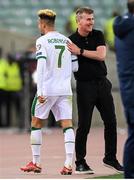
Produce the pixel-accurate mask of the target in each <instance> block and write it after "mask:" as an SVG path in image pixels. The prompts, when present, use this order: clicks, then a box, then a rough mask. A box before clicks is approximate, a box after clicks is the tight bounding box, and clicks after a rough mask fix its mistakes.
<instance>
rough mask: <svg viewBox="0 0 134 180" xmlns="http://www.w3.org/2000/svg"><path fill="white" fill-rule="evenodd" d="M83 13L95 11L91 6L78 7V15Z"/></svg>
mask: <svg viewBox="0 0 134 180" xmlns="http://www.w3.org/2000/svg"><path fill="white" fill-rule="evenodd" d="M83 13H86V14H93V13H94V11H93V9H91V8H89V7H81V8H78V9H77V11H76V15H81V14H83Z"/></svg>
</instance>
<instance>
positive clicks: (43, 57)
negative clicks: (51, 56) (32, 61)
mask: <svg viewBox="0 0 134 180" xmlns="http://www.w3.org/2000/svg"><path fill="white" fill-rule="evenodd" d="M40 58H42V59H47V58H46V57H45V56H39V57H36V59H37V60H38V59H40Z"/></svg>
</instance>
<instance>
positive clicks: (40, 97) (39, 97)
mask: <svg viewBox="0 0 134 180" xmlns="http://www.w3.org/2000/svg"><path fill="white" fill-rule="evenodd" d="M38 100H39V102H40V103H44V102H45V101H46V98H45V97H44V96H38Z"/></svg>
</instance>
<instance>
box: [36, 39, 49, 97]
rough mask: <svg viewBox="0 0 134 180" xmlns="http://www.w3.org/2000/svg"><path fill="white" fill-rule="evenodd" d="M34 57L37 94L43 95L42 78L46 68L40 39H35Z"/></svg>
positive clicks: (43, 49)
mask: <svg viewBox="0 0 134 180" xmlns="http://www.w3.org/2000/svg"><path fill="white" fill-rule="evenodd" d="M36 59H37V96H42V95H44V92H43V79H44V77H45V70H46V60H47V57H46V51H45V45H44V46H43V43H42V42H41V41H40V40H37V41H36Z"/></svg>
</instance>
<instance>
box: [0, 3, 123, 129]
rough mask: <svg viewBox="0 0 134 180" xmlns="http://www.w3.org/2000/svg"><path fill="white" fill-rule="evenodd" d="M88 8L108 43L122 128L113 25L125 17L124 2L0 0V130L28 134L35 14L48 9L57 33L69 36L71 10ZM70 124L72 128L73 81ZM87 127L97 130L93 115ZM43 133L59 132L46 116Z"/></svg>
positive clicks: (33, 84) (108, 61)
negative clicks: (123, 15) (117, 18)
mask: <svg viewBox="0 0 134 180" xmlns="http://www.w3.org/2000/svg"><path fill="white" fill-rule="evenodd" d="M80 6H89V7H91V8H92V9H93V10H94V14H95V28H96V29H100V30H102V31H103V32H104V35H105V38H106V42H107V50H108V51H107V59H106V64H107V68H108V78H109V79H110V80H111V81H112V84H113V89H112V93H113V96H114V102H115V108H116V114H117V120H118V127H119V128H122V127H125V118H124V113H123V107H122V103H121V99H120V92H119V84H118V77H117V73H116V58H115V52H114V46H113V43H114V42H113V39H114V37H113V34H112V33H113V32H112V23H113V19H114V18H115V16H116V15H118V14H122V13H124V12H125V8H126V0H48V1H45V0H44V1H43V0H0V128H1V129H5V128H6V129H7V128H15V129H17V130H19V131H23V130H29V128H30V120H31V118H30V109H31V103H32V100H33V98H34V95H35V92H36V71H35V70H36V60H35V41H36V39H37V38H38V37H39V36H40V33H39V31H38V28H37V20H38V18H37V12H38V10H39V9H44V8H49V9H53V10H54V11H56V13H57V19H56V28H57V30H58V31H59V32H61V33H63V34H65V35H67V36H68V35H70V33H72V32H73V31H75V29H76V27H75V20H74V10H75V9H76V8H78V7H80ZM72 87H73V92H74V98H73V99H74V100H73V101H74V103H73V121H74V125H75V126H77V106H76V100H75V99H76V93H75V80H74V78H73V79H72ZM92 126H102V121H101V118H100V115H99V114H98V112H97V111H96V110H95V111H94V114H93V120H92ZM46 127H48V128H51V127H59V125H58V124H56V123H55V121H54V117H53V115H52V114H51V113H50V116H49V119H48V121H47V122H46Z"/></svg>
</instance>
